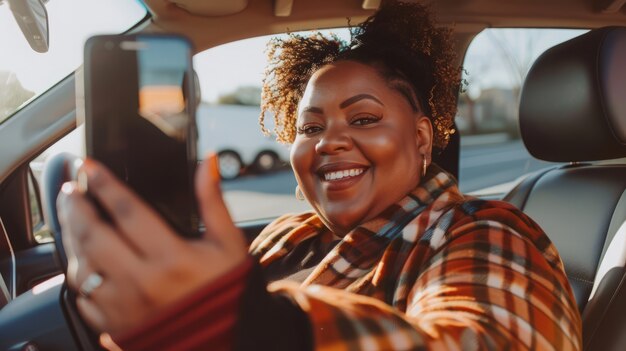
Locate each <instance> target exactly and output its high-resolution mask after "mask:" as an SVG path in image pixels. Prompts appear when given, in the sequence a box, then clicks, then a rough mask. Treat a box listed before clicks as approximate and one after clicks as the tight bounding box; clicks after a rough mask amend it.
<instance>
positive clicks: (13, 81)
mask: <svg viewBox="0 0 626 351" xmlns="http://www.w3.org/2000/svg"><path fill="white" fill-rule="evenodd" d="M34 95H35V93H34V92H32V91H30V90H27V89H24V87H23V86H22V83H20V81H19V80H18V79H17V76H16V75H15V73H13V72H8V71H0V122H2V121H4V120H5V119H6V118H7V117H8V116H10V115H11V114H12V113H13V112H15V110H17V109H18V108H19V107H20V106H21V105H22V104H23V103H24V102H26V101H27V100H28V99H30V98H31V97H33V96H34Z"/></svg>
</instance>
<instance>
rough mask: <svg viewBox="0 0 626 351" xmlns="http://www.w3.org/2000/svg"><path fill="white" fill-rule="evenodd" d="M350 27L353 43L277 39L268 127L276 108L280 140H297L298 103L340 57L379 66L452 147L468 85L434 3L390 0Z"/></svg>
mask: <svg viewBox="0 0 626 351" xmlns="http://www.w3.org/2000/svg"><path fill="white" fill-rule="evenodd" d="M350 33H351V40H350V43H347V42H345V41H343V40H341V39H339V38H338V37H336V36H330V37H326V36H324V35H322V34H320V33H315V34H313V35H310V36H303V35H298V34H289V35H288V36H287V38H285V39H279V38H274V39H272V40H271V41H270V42H269V44H268V50H267V54H268V66H267V69H266V71H265V77H264V79H263V90H262V99H261V100H262V102H261V116H260V124H261V128H262V130H263V131H264V132H265V133H269V131H268V130H267V129H266V128H265V124H264V121H265V113H266V112H269V113H272V114H273V115H274V122H275V128H274V132H275V133H276V136H277V140H278V141H280V142H284V143H291V142H293V140H294V138H295V135H296V119H297V109H298V103H299V102H300V99H301V98H302V95H303V94H304V89H305V88H306V85H307V83H308V81H309V79H310V78H311V76H312V75H313V73H314V72H315V71H317V70H318V69H319V68H321V67H322V66H324V65H327V64H330V63H333V62H336V61H339V60H353V61H357V62H361V63H365V64H368V65H370V66H373V67H375V68H376V69H377V70H378V71H379V73H381V75H382V76H383V78H385V79H386V81H387V82H388V83H389V84H390V86H391V87H392V88H394V89H397V90H398V91H400V92H401V93H402V94H403V95H404V96H405V97H406V98H407V100H408V101H409V103H410V104H411V106H412V107H413V109H414V110H415V111H418V110H419V109H420V108H421V109H422V110H423V112H424V114H426V115H427V116H429V118H430V119H431V122H432V123H433V125H434V143H433V146H434V147H435V148H437V149H439V150H442V149H443V148H445V147H446V145H447V143H448V141H449V139H450V135H451V134H453V133H454V132H455V131H454V129H453V120H454V116H455V114H456V106H457V104H456V99H457V94H458V92H459V89H460V88H461V79H460V77H461V74H460V73H461V67H458V66H455V65H456V62H457V60H456V53H455V51H454V45H453V41H452V35H451V34H452V31H451V30H450V29H448V28H442V27H436V25H435V22H434V21H433V19H432V16H431V13H430V11H429V10H428V8H426V7H425V6H423V5H421V4H418V3H404V2H399V1H386V2H383V5H382V6H381V8H380V9H379V10H378V11H377V12H376V13H375V14H374V15H372V16H371V17H369V18H368V19H367V20H365V22H363V23H361V24H360V25H358V26H356V27H353V28H351V29H350Z"/></svg>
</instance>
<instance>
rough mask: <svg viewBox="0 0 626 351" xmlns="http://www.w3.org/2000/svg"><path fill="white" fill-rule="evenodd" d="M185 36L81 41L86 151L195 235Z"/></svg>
mask: <svg viewBox="0 0 626 351" xmlns="http://www.w3.org/2000/svg"><path fill="white" fill-rule="evenodd" d="M191 56H192V49H191V44H190V42H189V41H188V40H187V39H185V38H184V37H181V36H178V35H163V34H137V35H103V36H95V37H92V38H90V39H88V40H87V42H86V44H85V62H84V89H85V129H86V132H85V136H86V152H87V156H89V157H91V158H93V159H95V160H98V161H100V162H102V163H103V164H104V165H106V166H107V167H108V168H109V169H111V170H112V171H113V172H114V173H115V175H116V176H117V177H118V178H119V179H121V180H123V181H125V182H126V183H127V184H128V185H129V186H130V188H132V189H133V190H134V191H135V192H136V193H138V194H139V195H140V196H141V197H142V198H143V199H144V200H145V201H146V202H147V203H148V204H150V205H152V206H153V207H154V208H155V209H156V211H157V212H159V213H160V214H161V215H162V216H163V217H164V218H165V219H166V220H167V222H168V223H169V224H170V225H171V226H172V227H173V228H174V229H175V230H176V231H177V232H178V233H180V234H181V235H183V236H185V237H190V238H193V237H198V236H199V235H200V234H199V233H200V231H199V222H200V220H199V215H198V206H197V202H196V197H195V194H194V173H195V168H196V165H197V156H196V152H197V149H196V143H197V129H196V119H195V110H196V100H197V98H196V95H195V83H194V73H193V68H192V59H191Z"/></svg>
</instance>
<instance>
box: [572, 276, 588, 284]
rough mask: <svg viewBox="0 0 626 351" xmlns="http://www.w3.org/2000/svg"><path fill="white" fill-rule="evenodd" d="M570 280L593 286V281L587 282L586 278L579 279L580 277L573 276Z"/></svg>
mask: <svg viewBox="0 0 626 351" xmlns="http://www.w3.org/2000/svg"><path fill="white" fill-rule="evenodd" d="M570 279H574V280H577V281H579V282H582V283H587V284H591V285H593V282H592V281H590V280H587V279H585V278H579V277H576V276H571V277H570Z"/></svg>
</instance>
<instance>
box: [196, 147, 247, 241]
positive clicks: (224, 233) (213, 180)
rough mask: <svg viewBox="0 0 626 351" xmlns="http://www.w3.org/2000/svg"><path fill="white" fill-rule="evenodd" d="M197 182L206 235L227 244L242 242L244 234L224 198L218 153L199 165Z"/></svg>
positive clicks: (199, 204)
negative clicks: (231, 214) (232, 217)
mask: <svg viewBox="0 0 626 351" xmlns="http://www.w3.org/2000/svg"><path fill="white" fill-rule="evenodd" d="M195 184H196V197H197V199H198V206H199V210H200V216H201V217H202V220H203V221H204V225H205V227H206V233H205V237H207V238H209V239H211V240H216V241H218V242H220V243H223V244H225V245H229V243H230V244H234V243H235V242H239V241H241V242H242V240H243V237H242V235H243V234H242V233H241V231H240V230H239V229H238V228H237V227H236V226H235V224H234V223H233V221H232V219H231V217H230V213H229V212H228V208H227V207H226V204H225V203H224V199H223V198H222V190H221V188H220V172H219V166H218V158H217V154H215V153H211V154H209V155H208V156H207V157H206V158H205V160H204V161H203V162H202V163H201V164H200V165H199V166H198V169H197V171H196V179H195ZM233 241H235V242H233ZM237 245H239V243H237Z"/></svg>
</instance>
